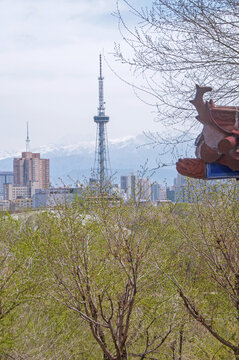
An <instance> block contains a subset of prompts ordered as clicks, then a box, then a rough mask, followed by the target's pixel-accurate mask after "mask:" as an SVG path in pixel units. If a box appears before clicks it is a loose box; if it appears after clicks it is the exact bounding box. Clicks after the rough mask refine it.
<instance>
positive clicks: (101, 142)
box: [93, 55, 110, 187]
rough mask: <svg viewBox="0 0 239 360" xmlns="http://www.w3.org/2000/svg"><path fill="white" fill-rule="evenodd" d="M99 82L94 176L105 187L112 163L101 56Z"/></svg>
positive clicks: (95, 118)
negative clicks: (110, 159)
mask: <svg viewBox="0 0 239 360" xmlns="http://www.w3.org/2000/svg"><path fill="white" fill-rule="evenodd" d="M98 80H99V107H98V115H96V116H94V122H95V123H96V124H97V132H96V146H95V162H94V170H93V172H94V176H96V178H97V180H98V181H99V183H100V187H103V186H104V185H105V183H106V181H107V179H109V176H110V161H109V149H108V138H107V129H106V124H107V122H109V116H106V115H105V102H104V86H103V85H104V78H103V76H102V58H101V55H100V76H99V78H98Z"/></svg>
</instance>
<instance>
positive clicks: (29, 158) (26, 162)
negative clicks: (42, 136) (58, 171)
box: [13, 151, 50, 189]
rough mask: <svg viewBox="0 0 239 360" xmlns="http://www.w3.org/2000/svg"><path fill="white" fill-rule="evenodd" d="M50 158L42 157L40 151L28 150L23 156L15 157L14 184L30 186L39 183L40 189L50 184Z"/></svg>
mask: <svg viewBox="0 0 239 360" xmlns="http://www.w3.org/2000/svg"><path fill="white" fill-rule="evenodd" d="M49 165H50V160H49V159H41V158H40V154H39V153H32V152H30V151H26V152H23V153H22V157H21V158H15V159H13V183H14V186H30V185H31V184H32V183H33V182H38V183H39V189H45V188H47V187H49V185H50V166H49Z"/></svg>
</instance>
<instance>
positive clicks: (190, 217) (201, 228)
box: [172, 183, 239, 360]
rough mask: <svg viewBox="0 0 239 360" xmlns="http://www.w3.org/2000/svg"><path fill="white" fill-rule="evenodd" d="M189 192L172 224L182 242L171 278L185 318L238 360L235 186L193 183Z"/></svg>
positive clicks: (238, 265) (238, 253) (238, 269)
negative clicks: (190, 199) (187, 202)
mask: <svg viewBox="0 0 239 360" xmlns="http://www.w3.org/2000/svg"><path fill="white" fill-rule="evenodd" d="M192 192H193V195H194V201H195V202H194V203H193V204H192V205H191V206H190V208H189V209H188V214H187V217H186V219H185V216H183V217H182V218H183V220H182V221H180V219H179V218H177V221H176V222H175V224H176V227H177V228H178V229H179V230H180V234H181V235H182V236H183V238H184V241H183V243H182V248H181V250H180V253H181V255H180V256H179V258H180V260H179V263H178V265H179V267H178V270H179V269H180V270H179V272H178V270H176V271H175V272H174V275H173V276H172V280H173V281H174V283H175V285H176V286H177V288H178V292H179V295H180V297H181V299H182V301H183V304H184V306H185V308H186V309H187V311H188V312H189V314H190V315H191V316H192V317H193V318H194V319H195V320H196V321H197V322H198V323H199V324H200V325H201V326H202V328H204V329H206V330H207V331H208V333H209V334H210V335H211V336H212V337H213V338H214V339H215V340H216V341H217V342H218V343H219V344H221V345H222V347H223V348H225V349H227V350H228V351H231V353H232V354H234V358H235V359H236V360H238V359H239V345H238V344H239V330H238V329H239V246H238V230H239V223H238V217H237V215H236V214H237V212H238V187H237V184H235V183H232V184H224V185H222V184H221V185H220V187H219V186H215V184H213V185H212V186H211V187H210V186H206V187H203V186H202V184H201V188H200V184H197V185H196V187H193V190H192ZM179 274H180V276H179V277H178V278H177V275H179ZM182 275H183V276H184V279H185V280H184V281H183V282H182V278H181V277H182ZM176 278H177V280H176ZM179 278H180V280H179Z"/></svg>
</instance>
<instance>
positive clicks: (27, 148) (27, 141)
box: [26, 121, 30, 152]
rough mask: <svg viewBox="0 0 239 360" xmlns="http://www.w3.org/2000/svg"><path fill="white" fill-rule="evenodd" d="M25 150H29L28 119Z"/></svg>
mask: <svg viewBox="0 0 239 360" xmlns="http://www.w3.org/2000/svg"><path fill="white" fill-rule="evenodd" d="M26 152H30V138H29V127H28V121H27V138H26Z"/></svg>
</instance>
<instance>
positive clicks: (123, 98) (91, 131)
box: [0, 0, 158, 152]
mask: <svg viewBox="0 0 239 360" xmlns="http://www.w3.org/2000/svg"><path fill="white" fill-rule="evenodd" d="M114 11H115V1H114V0H1V1H0V119H1V132H0V152H5V151H15V150H18V151H19V150H20V151H21V150H24V147H25V138H26V122H27V121H28V122H29V128H30V138H31V148H34V149H36V148H37V147H39V146H41V145H47V144H70V143H77V142H78V141H94V139H95V133H96V127H95V124H94V122H93V116H94V115H96V113H97V105H98V72H99V64H98V57H99V53H100V52H102V51H104V55H105V57H106V59H107V61H108V62H109V63H110V65H111V66H112V67H114V68H115V69H116V70H117V72H118V73H119V75H120V76H125V74H126V73H125V71H126V69H125V68H124V66H122V65H121V64H116V63H115V62H114V59H113V57H112V56H111V55H110V53H112V52H113V49H114V42H119V41H120V40H121V38H120V34H119V31H118V27H117V19H116V18H115V17H114V16H112V13H113V12H114ZM103 73H104V77H105V84H104V86H105V101H106V113H107V115H109V116H110V122H109V124H108V137H109V139H110V140H112V139H116V138H123V137H126V136H132V135H137V134H140V133H142V132H143V131H144V130H157V129H158V124H156V123H155V122H154V115H153V113H152V112H151V111H152V109H151V108H149V107H147V106H146V105H145V104H143V103H141V102H140V101H139V100H138V99H137V98H136V97H135V95H134V93H133V91H132V89H131V88H130V87H128V86H127V85H126V84H124V83H122V82H121V81H120V80H119V79H118V78H117V77H116V76H115V75H114V74H113V73H112V72H111V71H110V69H109V68H108V67H107V65H106V64H104V68H103Z"/></svg>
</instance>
